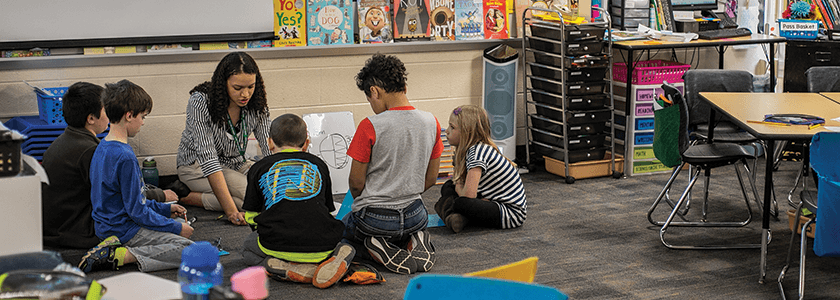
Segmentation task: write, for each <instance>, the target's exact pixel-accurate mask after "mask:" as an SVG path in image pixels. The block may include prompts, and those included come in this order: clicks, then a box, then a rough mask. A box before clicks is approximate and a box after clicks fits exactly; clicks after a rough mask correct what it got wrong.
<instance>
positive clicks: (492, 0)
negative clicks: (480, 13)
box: [484, 0, 510, 40]
mask: <svg viewBox="0 0 840 300" xmlns="http://www.w3.org/2000/svg"><path fill="white" fill-rule="evenodd" d="M506 12H507V3H506V1H505V0H484V38H486V39H488V40H489V39H506V38H508V37H509V36H510V35H509V34H508V25H507V22H508V18H507V14H506Z"/></svg>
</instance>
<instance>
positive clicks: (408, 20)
mask: <svg viewBox="0 0 840 300" xmlns="http://www.w3.org/2000/svg"><path fill="white" fill-rule="evenodd" d="M397 4H399V5H397ZM426 8H427V7H426V3H425V2H423V0H394V39H395V40H398V41H412V40H426V39H428V37H429V32H428V31H427V29H428V28H429V10H428V9H426Z"/></svg>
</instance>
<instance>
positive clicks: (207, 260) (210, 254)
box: [181, 241, 219, 268]
mask: <svg viewBox="0 0 840 300" xmlns="http://www.w3.org/2000/svg"><path fill="white" fill-rule="evenodd" d="M181 263H182V264H185V265H188V266H191V267H196V268H201V267H210V266H216V264H217V263H219V249H216V247H214V246H213V245H211V244H210V243H209V242H207V241H200V242H195V243H194V244H192V245H189V246H187V247H186V248H184V251H182V252H181Z"/></svg>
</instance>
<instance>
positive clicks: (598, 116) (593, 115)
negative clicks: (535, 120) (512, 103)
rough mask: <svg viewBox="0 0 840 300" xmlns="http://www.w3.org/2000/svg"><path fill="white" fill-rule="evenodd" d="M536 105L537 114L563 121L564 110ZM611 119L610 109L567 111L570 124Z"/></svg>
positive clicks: (567, 119) (567, 120)
mask: <svg viewBox="0 0 840 300" xmlns="http://www.w3.org/2000/svg"><path fill="white" fill-rule="evenodd" d="M534 107H535V108H536V109H537V114H539V115H542V116H543V117H546V118H549V119H552V120H555V121H558V122H563V110H562V109H559V108H556V107H553V106H550V105H544V104H539V103H534ZM609 120H610V111H609V110H606V109H605V110H597V111H567V112H566V123H567V124H569V125H580V124H590V123H596V122H607V121H609Z"/></svg>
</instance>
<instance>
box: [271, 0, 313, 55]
mask: <svg viewBox="0 0 840 300" xmlns="http://www.w3.org/2000/svg"><path fill="white" fill-rule="evenodd" d="M273 1H274V35H275V36H276V37H277V39H275V40H274V47H293V46H306V4H304V2H303V0H273Z"/></svg>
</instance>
